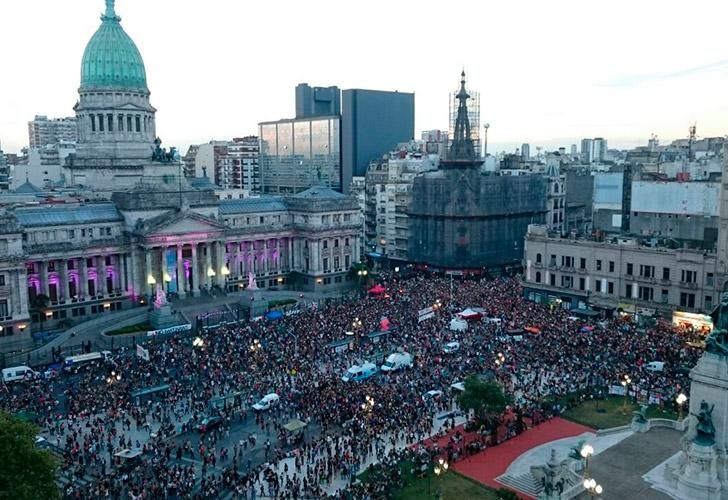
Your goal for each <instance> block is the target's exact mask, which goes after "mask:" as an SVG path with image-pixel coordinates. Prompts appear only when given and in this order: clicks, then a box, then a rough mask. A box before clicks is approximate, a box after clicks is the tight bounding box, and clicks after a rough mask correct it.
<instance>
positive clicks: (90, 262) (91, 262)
mask: <svg viewBox="0 0 728 500" xmlns="http://www.w3.org/2000/svg"><path fill="white" fill-rule="evenodd" d="M86 267H94V260H93V259H86Z"/></svg>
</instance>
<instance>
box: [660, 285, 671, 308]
mask: <svg viewBox="0 0 728 500" xmlns="http://www.w3.org/2000/svg"><path fill="white" fill-rule="evenodd" d="M669 297H670V291H669V290H668V289H667V288H663V289H662V291H661V292H660V301H661V302H662V303H663V304H667V303H668V302H669Z"/></svg>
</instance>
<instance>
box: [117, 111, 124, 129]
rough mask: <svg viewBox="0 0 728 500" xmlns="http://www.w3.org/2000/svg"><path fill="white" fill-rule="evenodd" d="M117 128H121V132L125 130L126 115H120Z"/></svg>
mask: <svg viewBox="0 0 728 500" xmlns="http://www.w3.org/2000/svg"><path fill="white" fill-rule="evenodd" d="M117 128H118V129H119V132H123V131H124V115H119V120H118V124H117Z"/></svg>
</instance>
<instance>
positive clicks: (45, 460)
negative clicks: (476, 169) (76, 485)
mask: <svg viewBox="0 0 728 500" xmlns="http://www.w3.org/2000/svg"><path fill="white" fill-rule="evenodd" d="M37 432H38V429H37V428H36V427H35V426H34V425H32V424H29V423H26V422H23V421H21V420H19V419H17V418H15V417H12V416H10V415H8V414H7V413H3V412H0V498H12V499H15V500H26V499H27V500H36V499H38V498H44V499H51V500H53V499H57V498H61V495H60V491H59V490H58V486H57V485H56V482H55V477H56V467H57V465H58V464H57V462H56V459H55V458H54V457H53V456H52V455H51V454H50V452H49V451H47V450H40V449H38V448H36V446H35V438H36V436H37Z"/></svg>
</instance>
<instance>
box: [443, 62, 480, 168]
mask: <svg viewBox="0 0 728 500" xmlns="http://www.w3.org/2000/svg"><path fill="white" fill-rule="evenodd" d="M455 98H456V99H457V100H458V115H457V119H456V120H455V134H454V137H453V140H452V145H451V146H450V154H449V155H448V159H449V160H475V159H476V156H475V146H474V144H473V139H472V137H471V135H470V118H469V117H468V99H470V95H469V94H468V91H467V90H466V89H465V70H464V69H463V72H462V73H461V74H460V91H459V92H458V93H457V95H456V96H455Z"/></svg>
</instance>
